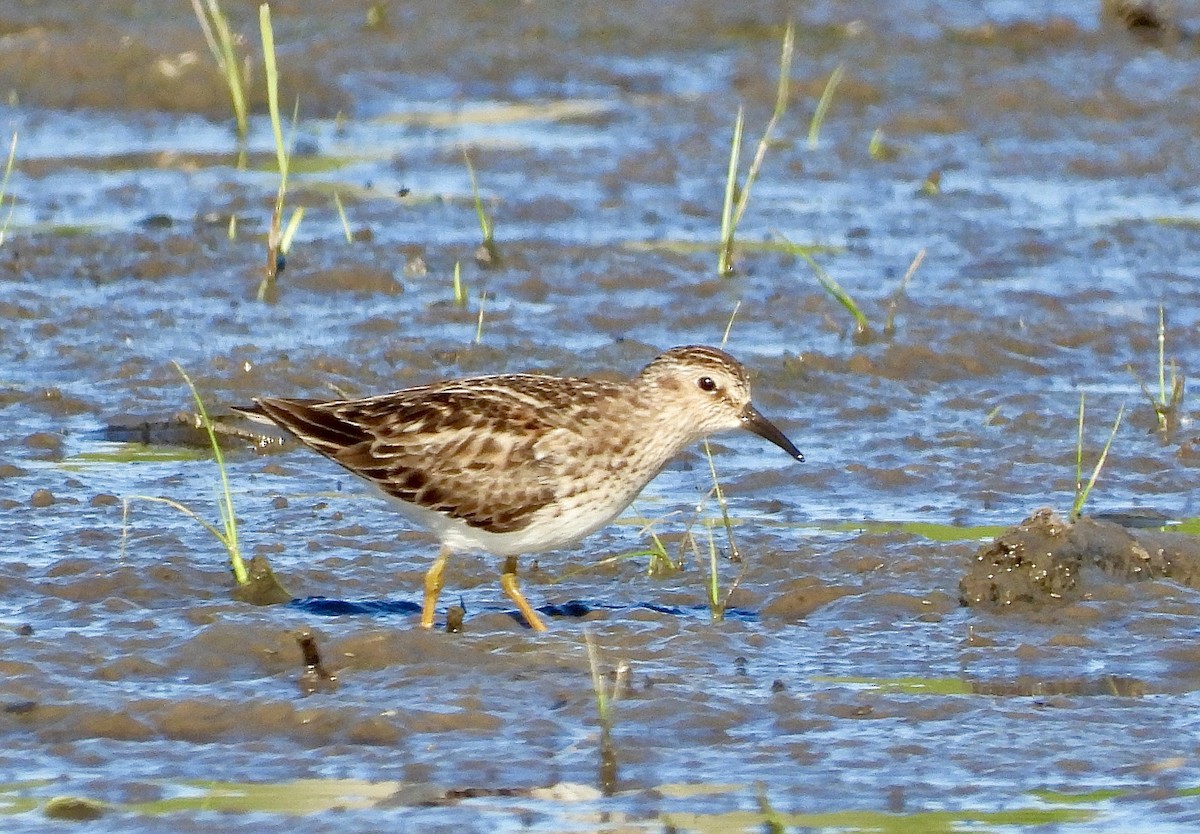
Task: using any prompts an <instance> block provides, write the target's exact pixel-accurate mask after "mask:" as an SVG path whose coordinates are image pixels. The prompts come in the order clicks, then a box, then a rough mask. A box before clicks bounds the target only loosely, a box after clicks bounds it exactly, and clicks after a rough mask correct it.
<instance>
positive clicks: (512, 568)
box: [500, 556, 546, 631]
mask: <svg viewBox="0 0 1200 834" xmlns="http://www.w3.org/2000/svg"><path fill="white" fill-rule="evenodd" d="M500 587H501V588H503V589H504V593H506V594H508V598H509V599H511V600H512V601H513V602H515V603H516V604H517V609H518V610H519V611H520V612H521V616H523V617H524V618H525V622H527V623H529V627H530V628H532V629H533V630H534V631H546V624H545V623H543V622H542V618H541V617H539V616H538V613H537V612H536V611H534V610H533V606H532V605H530V604H529V600H527V599H525V595H524V594H522V593H521V589H520V587H518V586H517V557H516V556H509V557H508V558H507V559H505V560H504V571H503V572H502V573H501V574H500Z"/></svg>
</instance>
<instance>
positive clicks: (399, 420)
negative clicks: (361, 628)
mask: <svg viewBox="0 0 1200 834" xmlns="http://www.w3.org/2000/svg"><path fill="white" fill-rule="evenodd" d="M256 402H257V403H258V405H259V407H260V408H261V410H262V412H263V413H264V414H266V415H267V416H268V417H270V418H271V420H272V421H274V422H275V423H277V424H278V425H280V426H281V427H283V428H285V429H287V430H288V431H290V432H291V433H292V434H294V435H295V436H296V437H297V438H298V439H299V440H301V441H302V442H303V443H305V444H306V445H307V446H309V447H311V448H312V449H314V450H316V451H318V452H320V453H321V454H323V455H325V456H326V457H328V458H330V459H332V460H334V461H336V462H337V463H339V464H341V465H342V466H344V467H345V468H346V469H348V470H349V471H350V472H352V473H354V474H355V475H358V476H359V477H361V478H364V479H366V480H368V481H370V482H371V483H373V484H374V485H375V486H376V487H378V488H379V489H381V490H382V491H383V492H385V493H387V494H389V495H392V496H395V497H396V498H399V499H400V500H402V501H406V502H409V503H412V504H416V505H418V506H421V507H425V508H426V509H430V510H435V511H437V512H441V513H445V514H447V515H449V516H452V517H454V518H458V519H461V520H462V521H464V522H465V523H467V524H469V525H471V526H472V527H477V528H480V529H483V530H487V531H489V532H493V533H506V532H512V531H514V530H520V529H522V528H523V527H525V525H526V524H528V522H529V518H530V517H531V516H532V515H533V514H534V513H536V512H537V511H538V510H539V509H541V508H542V507H544V506H545V505H547V504H549V503H551V502H553V501H554V500H555V497H556V495H557V489H558V485H559V479H558V478H556V477H555V467H556V460H555V459H554V458H551V457H547V456H546V455H545V454H543V453H538V452H537V451H536V448H535V444H536V443H537V440H538V439H539V438H540V437H542V436H543V435H545V434H546V433H547V432H549V431H553V430H555V429H556V428H558V426H557V425H555V423H554V422H552V420H551V419H550V418H549V416H548V415H547V414H546V412H545V409H538V408H537V407H536V406H535V405H533V404H531V403H530V402H528V401H526V400H525V399H523V398H521V397H519V396H513V395H512V394H511V393H510V392H506V391H505V389H504V388H503V387H502V386H497V387H495V388H492V389H488V390H478V389H474V390H463V389H462V388H454V387H443V388H423V389H409V390H407V391H401V392H398V393H396V394H388V395H384V396H381V397H373V398H370V399H365V400H351V401H337V402H324V403H323V402H313V401H311V400H287V399H260V400H257V401H256Z"/></svg>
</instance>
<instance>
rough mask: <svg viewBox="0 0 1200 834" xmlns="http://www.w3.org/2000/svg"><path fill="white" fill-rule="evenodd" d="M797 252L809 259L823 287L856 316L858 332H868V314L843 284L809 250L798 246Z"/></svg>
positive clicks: (806, 259)
mask: <svg viewBox="0 0 1200 834" xmlns="http://www.w3.org/2000/svg"><path fill="white" fill-rule="evenodd" d="M795 252H796V254H797V255H799V256H800V257H801V258H803V259H804V260H805V261H807V262H808V265H809V266H810V267H812V271H813V273H814V274H815V275H816V276H817V281H818V282H819V283H820V284H821V287H822V288H823V289H824V290H825V292H827V293H829V294H830V295H831V296H833V298H834V299H835V300H836V301H837V302H838V303H839V304H841V305H842V306H843V307H845V308H846V310H847V312H849V313H850V315H851V316H853V317H854V321H855V327H856V328H857V330H858V332H859V333H866V332H868V331H869V330H870V329H871V323H870V322H869V321H867V317H866V315H864V314H863V311H862V310H861V309H859V306H858V303H857V302H855V300H854V298H853V297H852V296H851V295H850V293H848V292H846V290H845V289H843V287H842V285H841V284H839V283H838V282H837V281H836V280H834V278H833V276H832V275H830V274H829V273H828V272H826V271H825V270H824V269H823V268H822V267H821V265H820V264H819V263H817V262H816V261H815V260H814V259H813V257H812V255H810V254H808V252H806V251H804V249H802V248H799V247H797V248H796V250H795Z"/></svg>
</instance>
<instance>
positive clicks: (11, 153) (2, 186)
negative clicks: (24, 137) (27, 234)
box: [0, 131, 17, 246]
mask: <svg viewBox="0 0 1200 834" xmlns="http://www.w3.org/2000/svg"><path fill="white" fill-rule="evenodd" d="M16 160H17V132H16V131H13V135H12V141H11V142H9V145H8V160H7V161H6V162H5V163H4V177H3V179H0V208H3V206H4V198H5V197H6V196H8V182H9V180H10V179H12V172H13V168H14V166H15V165H16ZM16 209H17V198H16V197H13V196H9V197H8V215H7V216H6V217H5V218H4V223H3V224H0V246H3V245H4V239H5V237H7V236H8V227H9V225H10V224H11V223H12V219H13V212H15V211H16Z"/></svg>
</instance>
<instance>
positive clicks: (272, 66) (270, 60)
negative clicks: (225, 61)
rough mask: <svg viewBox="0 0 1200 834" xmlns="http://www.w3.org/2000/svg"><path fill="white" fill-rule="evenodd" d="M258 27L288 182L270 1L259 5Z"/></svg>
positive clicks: (280, 161) (273, 119)
mask: <svg viewBox="0 0 1200 834" xmlns="http://www.w3.org/2000/svg"><path fill="white" fill-rule="evenodd" d="M258 27H259V31H260V33H261V35H262V48H263V67H264V69H265V70H266V73H267V111H268V112H269V113H270V115H271V131H272V132H273V133H274V135H275V161H276V163H277V164H278V165H279V178H280V180H281V181H282V182H286V181H287V166H288V160H287V152H286V146H285V145H284V144H283V123H282V122H281V121H280V118H279V67H278V65H277V64H276V63H275V31H274V30H273V29H272V28H271V6H270V4H269V3H263V4H262V5H261V6H259V7H258ZM280 190H282V186H281V187H280Z"/></svg>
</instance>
